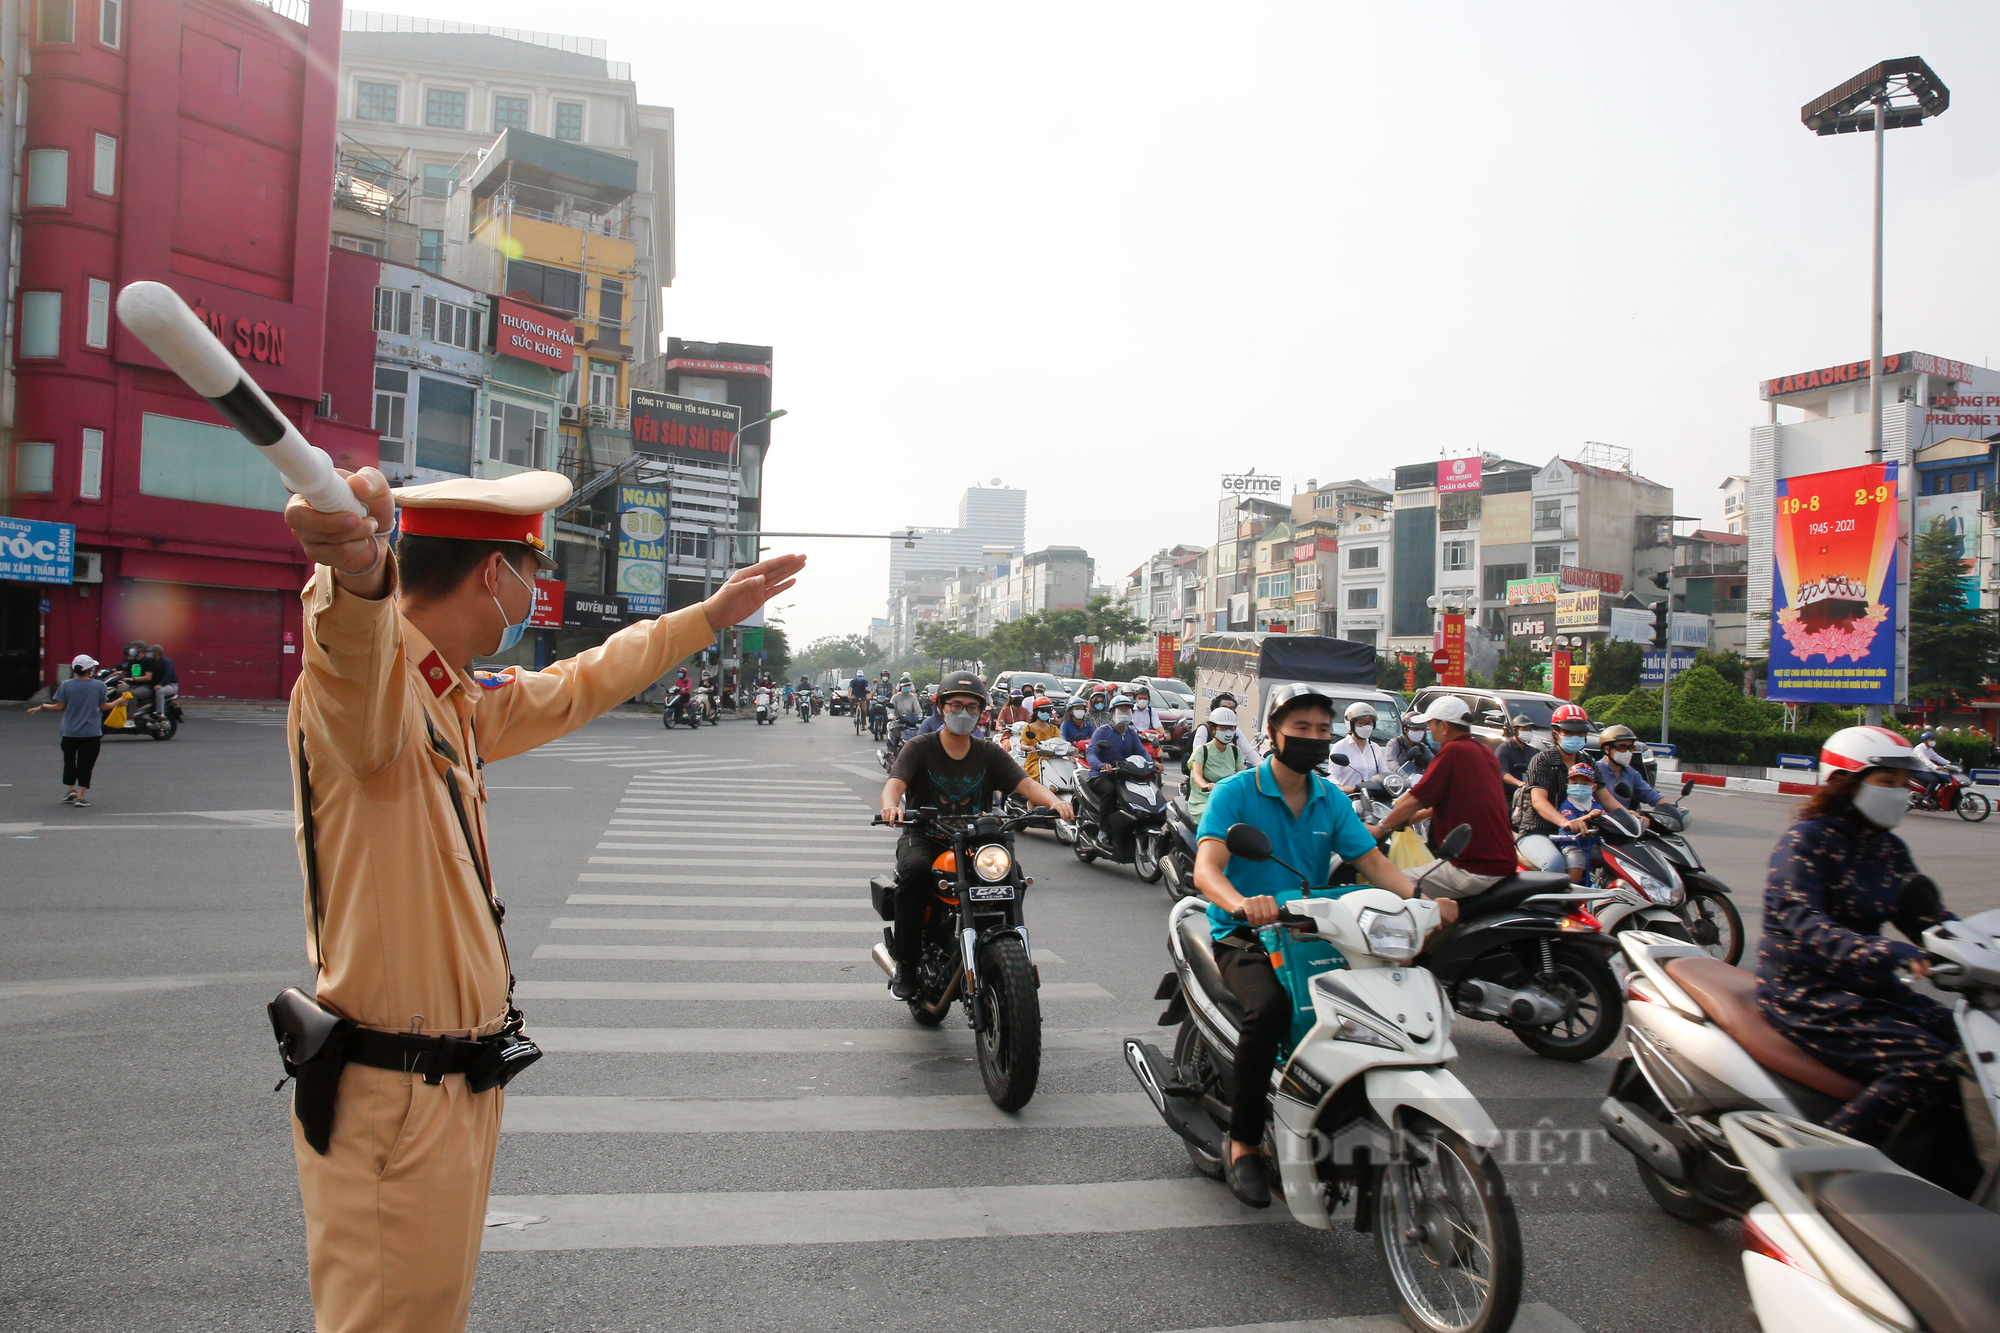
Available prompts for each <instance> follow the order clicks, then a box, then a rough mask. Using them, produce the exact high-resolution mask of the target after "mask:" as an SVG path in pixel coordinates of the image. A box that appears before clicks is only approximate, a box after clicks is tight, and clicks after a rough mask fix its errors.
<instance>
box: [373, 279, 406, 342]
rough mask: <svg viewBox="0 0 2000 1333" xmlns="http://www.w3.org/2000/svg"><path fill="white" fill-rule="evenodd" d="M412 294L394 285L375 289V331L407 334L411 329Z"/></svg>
mask: <svg viewBox="0 0 2000 1333" xmlns="http://www.w3.org/2000/svg"><path fill="white" fill-rule="evenodd" d="M410 295H411V294H410V293H409V292H402V291H397V290H396V289H395V288H394V287H377V288H376V289H375V332H377V333H403V334H407V333H408V332H409V331H410Z"/></svg>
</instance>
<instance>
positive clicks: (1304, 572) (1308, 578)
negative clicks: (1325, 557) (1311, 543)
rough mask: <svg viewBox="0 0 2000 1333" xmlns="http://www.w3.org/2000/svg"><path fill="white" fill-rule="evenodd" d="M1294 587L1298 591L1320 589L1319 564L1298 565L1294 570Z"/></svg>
mask: <svg viewBox="0 0 2000 1333" xmlns="http://www.w3.org/2000/svg"><path fill="white" fill-rule="evenodd" d="M1292 588H1293V590H1294V591H1296V592H1318V591H1319V566H1318V565H1317V564H1311V565H1298V566H1295V567H1294V568H1293V570H1292Z"/></svg>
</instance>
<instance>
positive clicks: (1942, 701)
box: [1885, 522, 2000, 708]
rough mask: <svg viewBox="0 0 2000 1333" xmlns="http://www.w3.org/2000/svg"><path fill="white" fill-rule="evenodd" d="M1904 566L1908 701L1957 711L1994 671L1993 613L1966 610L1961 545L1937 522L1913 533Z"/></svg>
mask: <svg viewBox="0 0 2000 1333" xmlns="http://www.w3.org/2000/svg"><path fill="white" fill-rule="evenodd" d="M1910 564H1911V575H1910V697H1911V698H1912V699H1922V700H1925V701H1926V702H1929V703H1931V704H1933V705H1935V706H1937V707H1942V708H1957V707H1960V706H1962V705H1963V704H1964V703H1965V702H1966V700H1968V699H1970V698H1972V697H1973V696H1975V695H1977V694H1979V693H1980V692H1981V691H1982V689H1983V687H1984V686H1985V685H1986V683H1987V682H1988V681H1990V680H1992V679H1993V676H1994V672H1995V670H1996V669H2000V633H1996V630H1995V626H1994V613H1993V612H1991V611H1982V610H1980V609H1979V608H1978V607H1976V606H1967V605H1966V586H1965V582H1964V579H1965V566H1964V561H1963V559H1962V558H1961V541H1960V539H1959V538H1957V537H1954V536H1952V535H1951V534H1950V533H1949V532H1947V531H1945V528H1944V525H1943V524H1942V523H1939V522H1933V523H1932V524H1931V525H1930V526H1929V527H1928V528H1926V529H1924V531H1922V532H1920V533H1918V534H1917V540H1916V549H1915V553H1914V555H1913V557H1912V559H1911V562H1910ZM1885 629H1886V627H1885Z"/></svg>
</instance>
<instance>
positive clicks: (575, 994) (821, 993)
mask: <svg viewBox="0 0 2000 1333" xmlns="http://www.w3.org/2000/svg"><path fill="white" fill-rule="evenodd" d="M837 924H839V923H837V922H821V923H820V926H821V928H825V927H827V926H831V925H837ZM868 929H874V930H875V931H876V933H877V934H880V933H881V931H880V929H879V927H868ZM875 975H876V976H877V977H880V976H881V973H879V972H878V973H876V974H875ZM515 994H517V995H519V996H520V997H521V998H522V999H524V1000H726V1001H739V1000H787V1001H800V1002H812V1003H825V1002H829V1001H831V1002H834V1003H838V1004H871V1005H875V1006H876V1007H878V1008H879V1007H880V1006H881V1005H882V1003H883V1000H882V996H883V994H884V992H883V990H882V985H881V983H880V982H879V981H523V982H521V983H520V984H519V985H518V986H517V987H516V988H515ZM1037 994H1039V995H1040V996H1041V998H1042V1000H1043V1002H1044V1003H1046V1002H1048V1001H1050V1000H1110V999H1116V998H1117V997H1116V996H1114V995H1112V993H1111V992H1110V991H1108V990H1106V989H1104V987H1102V986H1100V985H1098V984H1097V983H1096V982H1094V981H1049V982H1044V983H1042V988H1041V990H1040V991H1038V992H1037Z"/></svg>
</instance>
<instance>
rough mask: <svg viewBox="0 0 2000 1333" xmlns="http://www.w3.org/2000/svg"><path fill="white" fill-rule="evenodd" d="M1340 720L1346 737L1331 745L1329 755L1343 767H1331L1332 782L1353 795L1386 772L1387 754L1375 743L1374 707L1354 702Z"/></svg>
mask: <svg viewBox="0 0 2000 1333" xmlns="http://www.w3.org/2000/svg"><path fill="white" fill-rule="evenodd" d="M1343 720H1344V721H1345V722H1346V723H1347V734H1346V735H1345V736H1342V737H1341V738H1340V739H1339V740H1337V741H1335V742H1334V743H1333V753H1334V754H1337V755H1339V756H1340V757H1341V758H1343V759H1345V760H1346V761H1347V766H1346V767H1344V768H1343V767H1342V766H1341V765H1339V764H1335V765H1334V766H1333V781H1334V784H1335V785H1336V786H1338V787H1339V788H1340V789H1341V790H1342V791H1344V792H1357V791H1360V790H1361V787H1362V784H1364V783H1367V782H1372V781H1373V780H1374V779H1376V778H1379V777H1381V776H1382V775H1383V774H1384V773H1386V772H1388V771H1389V770H1390V767H1391V765H1390V763H1389V750H1388V747H1387V746H1385V745H1383V744H1382V743H1381V742H1380V741H1378V740H1376V739H1375V705H1374V704H1371V703H1369V702H1367V701H1366V700H1363V699H1356V700H1355V701H1354V702H1353V703H1351V704H1349V705H1348V706H1347V712H1346V714H1345V715H1344V718H1343Z"/></svg>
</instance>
